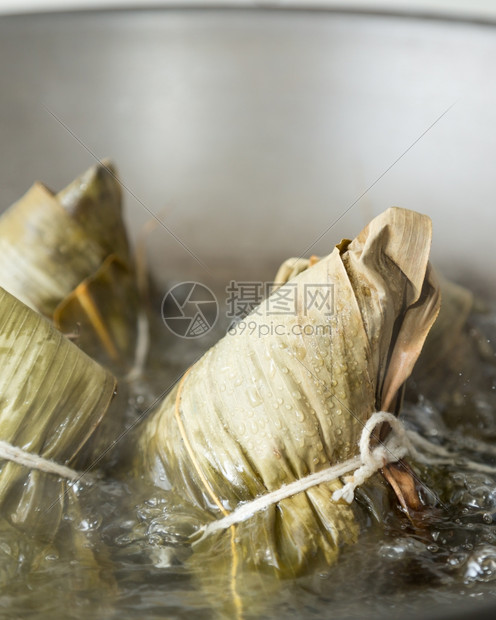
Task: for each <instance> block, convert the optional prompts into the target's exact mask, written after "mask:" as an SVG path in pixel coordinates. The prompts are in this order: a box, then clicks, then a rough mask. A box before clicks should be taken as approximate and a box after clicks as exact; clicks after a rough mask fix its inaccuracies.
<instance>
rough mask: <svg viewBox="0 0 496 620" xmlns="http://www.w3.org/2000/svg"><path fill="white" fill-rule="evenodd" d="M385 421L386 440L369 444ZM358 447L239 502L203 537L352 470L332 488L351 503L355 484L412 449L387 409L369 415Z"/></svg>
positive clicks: (205, 532) (400, 427)
mask: <svg viewBox="0 0 496 620" xmlns="http://www.w3.org/2000/svg"><path fill="white" fill-rule="evenodd" d="M384 422H387V423H388V424H389V426H390V427H391V433H389V435H388V437H387V439H386V440H385V441H383V442H382V443H379V444H378V445H377V446H376V447H374V448H373V449H372V448H371V446H370V437H371V435H372V432H373V431H374V429H375V428H376V426H378V425H379V424H382V423H384ZM359 447H360V455H359V456H355V457H353V458H351V459H348V460H346V461H343V462H342V463H338V464H337V465H334V466H333V467H328V468H326V469H323V470H321V471H319V472H317V473H315V474H310V475H309V476H305V477H304V478H301V479H300V480H295V481H294V482H291V483H290V484H286V485H283V486H282V487H281V488H280V489H277V490H276V491H272V492H270V493H267V494H265V495H261V496H260V497H257V498H256V499H254V500H252V501H250V502H247V503H245V504H242V505H241V506H238V507H237V508H236V509H235V510H234V511H233V512H231V513H230V514H228V515H227V516H225V517H223V518H222V519H218V520H217V521H212V522H211V523H208V524H207V525H206V526H205V528H204V531H203V537H205V536H208V535H210V534H213V533H214V532H217V531H219V530H225V529H227V528H228V527H230V526H231V525H234V524H235V523H241V522H242V521H245V520H246V519H249V518H250V517H251V516H253V515H254V514H255V513H257V512H260V511H262V510H265V509H266V508H268V507H269V506H272V505H273V504H277V503H278V502H280V501H282V500H283V499H287V498H288V497H291V496H292V495H296V494H297V493H301V492H303V491H307V490H308V489H310V488H312V487H314V486H317V485H319V484H322V483H323V482H332V481H333V480H336V479H338V478H340V477H341V476H344V475H346V474H349V473H351V472H354V473H353V476H350V477H349V478H347V479H346V484H345V485H344V486H343V488H341V489H338V490H336V491H334V493H333V495H332V499H333V501H335V502H337V501H339V500H340V499H344V500H345V501H346V502H348V503H349V504H350V503H351V502H352V501H353V498H354V494H355V489H356V488H357V486H359V485H361V484H363V483H364V482H365V480H367V479H368V478H370V476H372V474H374V473H375V472H376V471H378V470H379V469H381V467H384V465H386V464H387V463H393V462H396V461H399V460H400V459H401V458H403V457H404V456H405V455H406V454H407V453H409V452H410V450H413V449H414V448H413V446H412V445H411V441H410V439H409V438H408V435H407V433H406V430H405V428H404V426H403V424H401V422H400V421H399V420H398V418H396V417H395V416H394V415H393V414H392V413H388V412H387V411H378V412H376V413H373V414H372V415H371V416H370V418H369V419H368V420H367V422H366V423H365V425H364V427H363V431H362V435H361V437H360V443H359Z"/></svg>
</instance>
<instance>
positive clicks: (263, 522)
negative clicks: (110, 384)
mask: <svg viewBox="0 0 496 620" xmlns="http://www.w3.org/2000/svg"><path fill="white" fill-rule="evenodd" d="M430 242H431V223H430V220H429V218H427V217H426V216H423V215H420V214H418V213H415V212H412V211H407V210H404V209H398V208H393V209H389V210H387V211H386V212H384V213H383V214H381V215H380V216H378V217H377V218H376V219H374V220H373V221H372V222H371V223H370V224H369V226H367V228H365V229H364V231H362V233H360V235H359V236H358V237H357V238H356V239H355V240H354V241H351V242H350V241H348V240H345V241H342V242H341V243H340V244H339V245H338V246H337V247H336V248H335V249H334V251H333V252H332V253H331V254H330V255H329V256H328V257H326V258H324V259H322V260H321V261H319V262H317V263H316V264H315V265H314V266H313V267H311V268H310V269H307V270H304V271H302V272H301V273H300V274H299V275H298V276H296V277H295V278H293V279H292V280H291V281H290V282H287V284H285V285H284V286H282V287H281V288H279V289H278V290H277V291H276V292H275V293H274V294H273V295H272V296H271V297H270V298H269V299H268V300H266V302H264V303H263V304H262V305H261V306H259V307H258V308H257V309H256V310H255V311H254V312H253V313H252V314H251V315H250V316H249V317H247V319H246V320H245V321H244V326H245V327H246V326H250V329H241V325H240V326H238V327H237V328H236V327H235V328H234V329H233V331H232V333H230V334H228V335H226V336H225V337H224V338H223V339H222V340H221V341H220V342H219V343H217V345H215V346H214V347H213V348H212V349H210V350H209V351H208V352H207V353H206V354H205V355H204V356H203V358H202V359H201V360H200V361H199V362H197V363H196V364H195V365H194V366H193V367H192V368H191V369H190V371H189V372H188V373H187V374H186V375H185V377H184V378H183V380H182V382H181V383H180V384H179V385H178V386H177V387H176V388H175V389H174V390H173V392H172V393H171V394H170V395H169V396H168V398H167V399H166V400H165V401H164V403H163V404H162V405H161V406H160V408H159V409H158V410H157V412H156V413H155V414H154V415H153V416H152V417H151V418H150V420H148V421H147V422H146V424H145V426H144V427H143V428H142V429H141V437H140V440H139V443H138V447H137V450H136V452H137V454H136V466H135V471H136V472H137V473H138V474H141V475H143V476H146V477H151V479H152V480H153V481H154V482H155V484H156V485H157V486H162V487H166V488H167V487H169V488H170V487H172V488H173V489H174V491H175V492H176V493H179V494H181V495H182V496H183V497H185V499H186V500H188V501H190V502H193V503H195V504H196V505H198V506H200V507H202V508H204V509H205V510H206V511H207V512H208V513H210V514H211V515H212V514H213V515H222V514H225V513H228V512H230V511H232V510H233V509H234V508H236V506H238V505H239V504H240V502H246V501H250V500H252V499H254V498H255V497H257V496H259V495H262V494H265V493H266V492H267V491H273V490H276V489H279V488H280V487H281V485H284V484H286V483H289V482H293V481H294V480H297V479H299V478H301V477H303V476H306V475H307V474H310V473H313V472H316V471H320V470H321V469H323V468H325V467H327V466H328V465H329V464H330V465H333V464H336V463H339V462H341V461H344V460H346V459H348V458H350V457H353V456H355V455H356V454H357V453H358V441H359V438H360V435H361V432H362V428H363V425H364V423H365V421H366V420H367V419H368V417H369V416H370V415H371V414H372V413H373V412H374V411H375V410H380V409H384V408H387V407H392V406H394V404H395V403H394V401H395V398H396V392H397V390H398V388H399V387H400V386H401V384H402V383H403V381H404V380H405V378H406V377H407V376H408V374H409V373H410V372H411V369H412V366H413V363H414V362H415V359H416V356H417V355H418V353H419V351H420V349H421V347H422V344H423V342H424V339H425V336H426V334H427V331H428V329H429V327H430V325H432V323H433V321H434V320H435V317H436V314H437V312H438V306H439V295H438V287H437V284H436V281H435V279H434V278H433V276H432V273H431V270H430V268H429V266H428V255H429V250H430ZM284 299H285V300H286V301H287V300H288V299H294V303H295V305H294V310H293V311H292V312H285V313H284V312H283V313H282V314H279V315H277V313H274V311H273V310H274V308H276V307H277V303H279V304H281V302H282V300H284ZM312 300H313V302H314V303H311V301H312ZM324 301H327V303H324ZM274 314H275V316H274ZM276 321H278V323H279V327H280V328H281V329H278V330H274V329H272V330H270V329H269V327H270V326H271V325H272V326H273V325H274V323H275V322H276ZM340 487H341V482H340V481H335V482H333V483H330V484H322V485H319V486H318V487H314V488H311V489H310V490H308V491H306V492H304V493H299V494H297V495H295V496H293V497H291V498H289V499H285V500H283V501H282V502H280V503H279V504H277V505H275V506H272V507H270V508H269V509H267V510H265V511H264V512H262V513H257V514H255V515H254V516H253V517H252V518H251V519H249V520H247V521H245V522H243V523H240V524H238V525H236V526H233V527H232V528H231V532H229V531H226V532H224V533H222V534H219V535H214V536H212V537H211V538H210V539H206V540H205V541H203V542H202V543H201V546H202V548H203V549H205V546H206V548H210V549H213V548H215V545H217V547H218V546H219V545H220V547H221V548H222V549H224V550H225V551H226V553H224V555H223V556H222V555H217V554H216V558H218V562H219V563H220V565H224V567H225V569H226V570H227V571H229V570H231V572H232V570H234V569H233V568H232V567H233V566H238V567H239V566H241V565H247V566H252V567H253V566H259V567H260V566H262V567H263V566H265V567H266V568H269V567H271V569H272V570H274V571H275V572H276V573H277V574H280V575H294V574H298V573H300V572H302V571H305V570H306V569H308V568H309V567H310V566H314V565H315V564H316V563H318V561H319V560H320V561H324V562H327V563H330V562H333V561H334V560H335V559H336V557H337V555H338V552H339V548H340V546H341V545H342V544H343V543H345V542H352V541H354V540H356V538H357V535H358V529H359V522H360V518H361V517H360V511H359V510H358V508H357V507H356V506H355V505H347V504H343V503H335V502H333V501H332V500H331V497H332V494H333V491H334V490H335V489H336V488H340ZM210 518H212V517H210ZM233 532H234V533H233ZM212 539H214V540H212ZM233 540H235V541H236V542H235V544H234V542H233ZM229 549H231V553H229ZM229 566H230V567H231V569H229Z"/></svg>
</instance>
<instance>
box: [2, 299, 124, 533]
mask: <svg viewBox="0 0 496 620" xmlns="http://www.w3.org/2000/svg"><path fill="white" fill-rule="evenodd" d="M0 358H1V363H0V386H1V392H0V399H1V403H2V407H1V409H0V439H2V440H3V441H7V442H9V443H10V444H12V445H13V446H16V447H18V448H21V449H23V450H26V451H27V452H29V453H32V454H34V455H38V456H41V457H44V458H46V459H51V460H54V461H56V462H57V463H59V464H63V465H69V466H71V465H73V463H74V461H75V457H76V455H77V454H78V452H79V451H80V449H81V448H82V446H83V445H84V444H85V443H86V442H87V440H88V439H89V437H90V436H91V435H92V433H93V432H94V430H95V428H96V427H97V425H98V424H99V423H100V421H101V420H102V418H103V416H104V415H105V413H106V411H107V409H108V407H109V404H110V402H111V400H112V398H113V396H114V392H115V386H116V382H115V380H114V378H113V376H112V375H111V374H110V373H109V372H108V371H106V370H105V369H103V368H102V367H101V366H99V365H98V364H97V363H96V362H94V361H93V360H91V359H90V358H89V357H88V356H87V355H85V354H84V353H83V352H82V351H80V349H78V348H77V347H76V346H75V345H73V344H72V343H71V342H69V341H68V340H67V339H66V338H64V336H62V334H60V332H58V331H57V330H56V329H55V328H54V327H53V326H52V325H51V324H50V323H49V322H48V321H47V320H46V319H45V318H43V317H42V316H40V315H39V314H37V313H36V312H34V311H32V310H31V309H30V308H28V307H27V306H25V305H24V304H23V303H21V302H20V301H19V300H17V299H15V298H14V297H13V296H12V295H10V294H9V293H7V292H6V291H5V290H3V289H0ZM65 489H66V483H65V481H63V480H61V479H60V478H59V477H57V476H56V475H53V474H46V473H42V472H40V471H36V470H32V469H28V468H27V467H25V466H24V465H20V464H17V463H14V462H12V461H0V510H1V511H2V514H3V515H4V516H5V517H6V518H8V520H9V521H10V522H11V523H13V524H15V525H16V526H18V527H21V528H22V529H24V530H28V531H30V532H31V533H37V534H38V535H39V536H40V537H43V536H44V537H46V538H47V539H52V538H53V536H54V535H55V533H56V531H57V527H58V523H59V522H60V519H61V515H62V509H63V506H64V493H65Z"/></svg>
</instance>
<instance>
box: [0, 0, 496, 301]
mask: <svg viewBox="0 0 496 620" xmlns="http://www.w3.org/2000/svg"><path fill="white" fill-rule="evenodd" d="M164 4H167V3H163V2H161V3H158V2H156V3H153V2H147V3H146V5H147V7H148V8H147V9H146V10H131V9H129V7H130V6H131V5H132V6H133V7H136V6H140V5H139V3H136V2H134V3H130V2H127V3H126V2H111V1H107V2H96V1H93V2H67V1H64V2H62V1H60V2H55V1H52V2H41V1H40V2H35V1H31V2H28V1H22V0H16V2H15V3H14V2H6V1H5V0H3V1H1V0H0V10H2V11H3V12H5V13H8V12H9V11H10V12H11V13H12V12H14V13H16V14H10V15H4V16H3V17H1V18H0V80H1V88H0V141H1V145H2V148H1V150H0V209H4V208H6V207H7V206H8V205H9V204H10V203H12V202H13V201H14V200H16V198H18V197H19V196H20V195H21V194H22V193H24V192H25V191H26V190H27V189H28V187H29V186H30V185H31V183H32V182H33V181H34V180H41V181H43V182H45V183H46V184H47V185H48V186H49V187H51V188H52V189H54V190H57V189H60V188H61V187H62V186H64V185H66V184H67V183H68V182H69V181H70V180H71V179H72V178H73V177H75V176H76V175H77V174H78V173H80V172H82V171H83V170H84V169H85V168H87V167H88V166H90V165H91V164H92V163H94V161H95V159H96V158H101V157H105V156H109V157H111V158H112V159H113V161H114V162H115V164H116V165H117V168H118V170H119V172H120V175H121V178H122V181H123V183H124V185H125V188H126V191H125V208H126V217H127V219H128V221H129V222H130V224H131V226H132V228H133V230H134V232H135V234H136V233H137V232H138V231H140V230H141V229H142V228H143V226H144V225H145V224H146V222H147V221H149V220H150V219H153V217H155V218H158V219H160V220H161V223H157V226H156V228H155V230H154V231H153V233H151V234H150V236H149V241H148V247H149V251H150V255H151V261H152V264H153V265H154V270H155V272H156V275H157V277H158V278H159V280H161V281H162V282H169V281H171V280H174V279H185V278H191V279H199V280H201V281H203V282H205V283H208V284H211V283H212V282H217V283H220V282H221V283H223V284H224V283H225V282H227V281H228V280H229V279H230V278H233V279H237V280H243V279H246V280H250V279H251V280H256V279H270V277H271V276H272V275H273V273H274V270H275V269H276V267H277V265H278V264H279V263H280V262H282V260H284V259H285V258H286V257H288V256H292V255H310V254H312V253H316V254H326V253H328V252H329V251H330V250H331V249H332V247H333V245H334V244H335V243H336V242H338V241H339V240H340V238H341V237H343V236H346V237H352V236H353V235H355V234H356V233H357V232H358V231H359V230H360V228H362V227H363V225H365V224H366V223H367V222H368V221H369V220H370V218H371V217H373V216H374V215H376V214H377V213H379V212H380V211H382V210H384V209H385V208H387V207H389V206H391V205H398V206H404V207H407V208H410V209H415V210H418V211H421V212H424V213H427V214H429V215H430V216H431V217H432V219H433V223H434V243H433V257H434V261H435V262H436V264H437V265H439V266H440V267H441V269H442V270H443V271H444V272H445V273H447V274H448V275H450V276H451V277H454V278H455V279H457V280H459V281H462V282H465V283H469V284H470V285H471V286H472V288H476V289H478V290H482V291H484V292H485V293H486V294H487V295H488V296H494V276H493V264H494V260H495V244H494V240H493V237H494V230H496V210H495V206H494V196H495V191H494V190H495V189H496V187H495V185H496V180H495V179H496V177H495V175H494V162H495V161H496V105H495V103H496V86H495V82H494V59H495V58H496V37H495V27H494V25H493V23H496V5H495V3H493V2H489V1H482V0H478V1H474V2H464V1H461V0H457V1H455V0H452V1H442V0H437V1H433V2H428V1H427V0H422V1H420V0H419V1H417V2H415V3H414V2H406V1H397V2H387V1H383V2H371V1H370V0H369V1H366V0H363V1H362V2H360V3H358V2H357V3H354V2H348V3H346V4H345V3H339V2H331V1H327V2H312V3H309V4H306V3H303V2H299V3H295V2H284V3H277V4H276V5H275V4H273V3H271V4H270V5H269V4H268V3H264V2H261V3H258V4H257V7H255V6H254V5H252V4H251V3H245V2H239V3H235V2H234V3H232V2H230V3H226V4H229V5H234V6H235V7H236V8H233V7H232V6H231V7H229V8H223V7H222V6H220V5H222V4H223V3H216V5H217V7H216V8H206V6H202V5H203V4H204V3H202V2H195V3H194V4H195V5H196V6H195V8H188V9H186V8H185V6H183V4H182V3H181V4H180V5H178V4H177V3H175V5H174V6H173V7H172V8H171V7H170V6H169V8H166V9H158V8H153V7H154V5H164ZM205 4H206V3H205ZM83 5H85V6H87V7H97V6H98V7H100V8H102V7H103V8H105V7H107V8H109V7H115V6H117V5H119V6H122V7H128V8H127V9H126V10H121V11H103V12H95V11H91V10H90V11H82V12H76V13H70V12H64V13H59V12H52V13H47V14H42V13H39V14H29V10H33V11H41V10H42V9H43V8H45V7H46V8H49V9H52V10H53V9H57V8H63V9H64V10H67V9H69V8H70V7H71V6H74V7H76V8H81V7H82V6H83ZM296 6H298V9H297V10H295V7H296ZM344 7H345V8H346V10H345V8H344Z"/></svg>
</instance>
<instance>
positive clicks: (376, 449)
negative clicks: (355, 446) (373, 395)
mask: <svg viewBox="0 0 496 620" xmlns="http://www.w3.org/2000/svg"><path fill="white" fill-rule="evenodd" d="M384 423H387V424H388V425H389V427H390V429H391V430H390V433H389V435H388V436H387V438H386V439H385V440H384V441H382V440H381V439H380V438H379V435H375V436H373V432H374V431H375V430H376V428H377V427H378V426H380V425H382V424H384ZM373 437H374V439H376V440H377V442H376V445H374V446H372V445H371V439H372V438H373ZM359 447H360V462H361V465H360V467H359V468H358V469H356V470H355V472H354V473H353V475H351V476H347V477H346V478H345V482H346V484H345V485H344V486H343V487H342V488H341V489H337V490H336V491H334V493H333V495H332V499H333V500H334V501H335V502H337V501H339V500H340V499H343V500H345V501H346V502H348V504H351V502H352V501H353V499H354V497H355V490H356V488H357V487H359V486H360V485H361V484H363V483H364V482H365V481H366V480H367V479H368V478H370V477H371V476H372V474H375V472H376V471H378V470H379V469H381V468H382V467H384V465H386V464H387V463H393V462H396V461H399V460H400V459H401V458H403V457H404V456H405V455H406V454H408V453H409V452H410V451H411V450H412V446H411V442H410V439H409V437H408V435H407V432H406V430H405V427H404V426H403V424H402V423H401V422H400V421H399V420H398V418H397V417H396V416H394V415H393V414H392V413H389V412H387V411H377V412H376V413H373V414H372V415H371V416H370V418H369V419H368V420H367V422H366V423H365V425H364V427H363V431H362V435H361V437H360V443H359Z"/></svg>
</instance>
